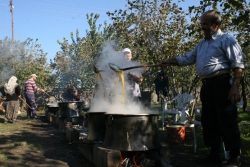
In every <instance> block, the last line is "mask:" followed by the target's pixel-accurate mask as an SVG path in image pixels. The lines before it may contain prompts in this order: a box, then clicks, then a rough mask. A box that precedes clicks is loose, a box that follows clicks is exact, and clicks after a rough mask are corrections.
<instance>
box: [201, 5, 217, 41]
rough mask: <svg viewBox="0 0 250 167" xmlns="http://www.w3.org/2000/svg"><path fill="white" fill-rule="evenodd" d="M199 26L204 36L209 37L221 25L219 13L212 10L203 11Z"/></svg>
mask: <svg viewBox="0 0 250 167" xmlns="http://www.w3.org/2000/svg"><path fill="white" fill-rule="evenodd" d="M200 24H201V28H202V30H203V32H204V36H205V37H206V38H210V37H211V36H212V35H213V34H214V33H216V32H217V31H218V30H219V28H220V25H221V16H220V13H219V12H217V11H214V10H209V11H207V12H205V13H204V14H203V15H202V17H201V22H200Z"/></svg>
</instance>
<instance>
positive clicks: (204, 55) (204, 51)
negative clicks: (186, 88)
mask: <svg viewBox="0 0 250 167" xmlns="http://www.w3.org/2000/svg"><path fill="white" fill-rule="evenodd" d="M176 60H177V61H178V64H179V66H186V65H191V64H195V63H196V72H197V74H198V75H199V77H200V78H206V76H209V75H211V74H212V73H214V72H216V71H219V70H226V69H232V68H242V69H244V67H245V65H244V62H243V53H242V50H241V47H240V46H239V44H238V43H237V41H236V39H235V38H234V37H233V36H232V35H229V34H225V33H223V32H222V31H221V30H218V31H217V32H216V33H215V34H213V35H212V38H211V39H209V40H205V39H203V40H201V41H200V42H199V43H198V45H197V46H196V47H195V49H194V50H192V51H191V52H188V53H186V54H185V55H183V56H181V57H176Z"/></svg>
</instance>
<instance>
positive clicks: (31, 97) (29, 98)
mask: <svg viewBox="0 0 250 167" xmlns="http://www.w3.org/2000/svg"><path fill="white" fill-rule="evenodd" d="M24 96H25V99H26V103H27V104H28V105H29V106H30V107H31V109H30V108H29V107H28V106H27V116H35V115H36V99H35V94H34V93H27V92H25V93H24Z"/></svg>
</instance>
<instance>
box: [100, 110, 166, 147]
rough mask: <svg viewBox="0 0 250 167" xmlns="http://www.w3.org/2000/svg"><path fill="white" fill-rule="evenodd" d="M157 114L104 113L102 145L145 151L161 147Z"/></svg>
mask: <svg viewBox="0 0 250 167" xmlns="http://www.w3.org/2000/svg"><path fill="white" fill-rule="evenodd" d="M157 117H158V115H157V114H138V115H137V114H135V115H133V114H130V115H123V114H109V113H106V114H105V120H106V133H105V139H104V143H103V145H104V147H106V148H110V149H114V150H123V151H145V150H151V149H157V148H159V147H161V144H160V140H159V135H158V123H157V120H158V118H157Z"/></svg>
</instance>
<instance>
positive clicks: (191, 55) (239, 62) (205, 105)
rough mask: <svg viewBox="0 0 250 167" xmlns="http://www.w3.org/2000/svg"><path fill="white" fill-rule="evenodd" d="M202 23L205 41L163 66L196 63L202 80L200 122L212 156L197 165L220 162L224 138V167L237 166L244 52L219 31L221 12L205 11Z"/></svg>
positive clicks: (205, 141) (166, 61)
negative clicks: (225, 157)
mask: <svg viewBox="0 0 250 167" xmlns="http://www.w3.org/2000/svg"><path fill="white" fill-rule="evenodd" d="M200 23H201V28H202V30H203V32H204V36H205V38H204V39H203V40H201V41H200V42H199V43H198V44H197V46H196V47H195V49H194V50H192V51H191V52H188V53H186V54H185V55H184V56H181V57H175V58H169V59H165V60H163V61H161V63H162V64H163V66H167V65H178V66H187V65H192V64H195V63H196V72H197V74H198V75H199V77H200V78H201V79H202V82H203V84H202V87H201V92H200V99H201V102H202V116H201V123H202V126H203V138H204V143H205V145H206V146H208V147H210V149H211V150H210V154H209V156H207V157H206V158H204V159H202V160H200V161H197V162H198V163H217V164H218V163H221V158H220V154H219V151H220V148H221V139H222V140H223V142H224V144H225V148H226V150H227V151H229V155H230V159H229V160H228V162H227V164H225V165H224V166H225V167H238V166H240V159H239V158H240V148H241V141H240V131H239V127H238V122H237V107H236V103H237V102H239V100H240V89H239V87H240V81H241V78H242V73H243V69H244V67H245V65H244V63H243V53H242V50H241V47H240V46H239V44H238V43H237V41H236V39H235V38H234V37H233V36H231V35H229V34H226V33H223V32H222V31H221V30H220V24H221V16H220V13H219V12H217V11H214V10H210V11H207V12H205V13H204V14H203V15H202V17H201V22H200ZM231 70H232V71H233V77H232V79H231V76H230V73H231Z"/></svg>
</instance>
